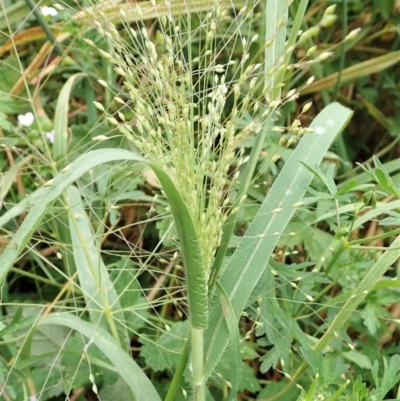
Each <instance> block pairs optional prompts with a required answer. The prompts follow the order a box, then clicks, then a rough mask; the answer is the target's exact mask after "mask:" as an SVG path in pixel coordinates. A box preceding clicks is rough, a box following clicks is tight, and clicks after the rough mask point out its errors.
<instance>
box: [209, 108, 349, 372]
mask: <svg viewBox="0 0 400 401" xmlns="http://www.w3.org/2000/svg"><path fill="white" fill-rule="evenodd" d="M351 115H352V111H351V110H349V109H347V108H345V107H343V106H341V105H340V104H338V103H333V104H331V105H329V106H328V107H326V108H325V109H323V110H322V112H321V113H319V114H318V116H317V117H316V118H315V120H314V121H313V123H312V124H311V128H312V129H314V132H313V133H312V134H307V135H305V136H304V137H303V138H302V140H301V141H300V143H299V144H298V146H297V148H296V149H295V151H294V152H293V154H292V156H291V158H290V159H289V160H288V162H287V163H286V165H285V166H284V168H283V169H282V171H281V172H280V174H279V176H278V178H277V179H276V181H275V183H274V185H273V186H272V188H271V190H270V191H269V193H268V195H267V197H266V199H265V201H264V202H263V204H262V205H261V207H260V209H259V211H258V213H257V215H256V217H255V218H254V221H253V222H252V224H251V225H250V227H249V228H248V230H247V232H246V235H245V237H244V238H243V239H242V240H241V242H240V244H239V246H238V248H237V249H236V251H235V253H234V254H233V255H232V257H231V260H230V263H229V266H228V268H227V269H226V270H225V271H224V274H223V275H222V277H221V278H220V280H219V281H220V284H221V286H222V287H223V288H224V289H225V291H226V293H227V294H228V297H229V299H230V301H231V304H232V307H233V310H234V312H235V314H236V319H237V320H238V319H239V317H240V314H241V313H242V311H243V308H244V307H245V305H246V302H247V300H248V299H249V297H250V295H251V293H252V291H253V289H254V288H255V286H256V284H257V282H258V281H259V279H260V278H261V275H262V273H263V271H264V269H265V268H266V266H267V263H268V260H269V258H270V257H271V254H272V252H273V250H274V248H275V246H276V244H277V242H278V239H279V236H280V234H279V233H282V232H283V230H284V229H285V227H286V225H287V224H288V222H289V221H290V219H291V218H292V216H293V214H294V212H295V207H294V206H293V205H294V204H296V203H297V202H301V200H302V199H303V197H304V194H305V192H306V190H307V188H308V186H309V184H310V182H311V180H312V177H313V175H312V173H310V172H309V171H308V170H307V169H306V168H304V167H303V166H302V165H301V163H300V162H303V163H306V164H309V165H318V164H319V163H320V162H321V160H322V158H323V156H324V155H325V153H326V151H327V150H328V149H329V146H330V145H331V143H332V141H333V140H334V139H335V137H336V136H337V135H338V134H339V133H340V132H341V131H342V130H343V129H344V127H345V125H346V124H347V123H348V121H349V119H350V117H351ZM277 208H279V209H282V210H281V211H280V212H278V213H272V211H274V210H275V209H277ZM259 235H262V236H263V238H259V237H258V236H259ZM209 327H210V329H209V330H208V331H207V333H206V355H205V356H206V370H205V373H206V377H208V376H209V375H210V374H211V373H212V372H213V370H214V368H215V366H216V364H217V363H218V360H219V359H220V356H221V354H222V353H223V351H224V349H225V347H226V345H227V343H228V341H229V337H230V336H229V332H228V329H227V327H226V324H225V320H224V317H223V313H222V310H221V306H220V304H219V302H217V300H216V299H214V302H213V304H212V310H211V314H210V320H209Z"/></svg>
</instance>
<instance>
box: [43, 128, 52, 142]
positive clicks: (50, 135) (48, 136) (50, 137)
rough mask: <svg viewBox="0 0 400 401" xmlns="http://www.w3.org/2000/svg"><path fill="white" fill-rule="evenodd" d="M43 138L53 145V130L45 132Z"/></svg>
mask: <svg viewBox="0 0 400 401" xmlns="http://www.w3.org/2000/svg"><path fill="white" fill-rule="evenodd" d="M45 136H46V138H47V140H48V141H49V142H50V143H54V130H53V129H52V130H51V131H50V132H46V134H45Z"/></svg>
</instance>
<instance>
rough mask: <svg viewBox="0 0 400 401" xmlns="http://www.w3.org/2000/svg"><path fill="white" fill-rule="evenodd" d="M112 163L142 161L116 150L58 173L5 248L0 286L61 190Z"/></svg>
mask: <svg viewBox="0 0 400 401" xmlns="http://www.w3.org/2000/svg"><path fill="white" fill-rule="evenodd" d="M112 161H144V159H143V158H142V157H140V156H138V155H136V154H134V153H132V152H130V151H127V150H119V149H99V150H95V151H92V152H88V153H85V154H84V155H82V156H80V157H78V158H77V159H76V160H75V161H74V162H73V163H72V164H71V166H70V167H69V168H67V170H68V171H65V170H64V171H65V172H64V173H60V174H59V175H58V177H56V178H55V181H54V183H53V185H52V186H49V187H48V188H46V190H45V191H43V194H42V196H41V197H40V198H39V199H38V201H37V202H36V203H35V205H34V206H33V208H32V209H31V211H30V212H29V213H28V215H27V216H26V218H25V220H24V222H23V223H22V224H21V226H20V228H19V229H18V231H17V232H16V233H15V235H14V237H13V239H12V240H11V241H10V243H9V244H8V246H7V248H6V249H5V250H4V252H3V253H2V254H1V255H0V283H2V282H3V280H4V278H5V276H6V275H7V273H8V271H9V269H10V268H11V267H12V265H13V263H14V262H15V261H16V259H17V258H18V256H19V254H20V253H21V252H22V250H23V249H24V248H25V246H26V244H27V243H28V241H29V240H30V238H31V237H32V234H33V232H34V231H35V230H36V228H37V227H38V225H39V223H40V221H41V220H42V218H43V217H44V215H45V214H46V213H47V212H48V211H49V210H50V207H51V205H52V204H53V202H54V201H55V200H56V199H57V198H58V197H59V196H61V194H62V193H63V192H64V190H65V189H66V188H67V187H68V186H69V185H71V184H72V183H73V182H74V181H76V180H77V179H78V178H80V177H81V176H82V175H83V174H85V173H86V172H87V171H89V170H90V169H92V168H94V167H96V166H98V165H99V164H103V163H107V162H112Z"/></svg>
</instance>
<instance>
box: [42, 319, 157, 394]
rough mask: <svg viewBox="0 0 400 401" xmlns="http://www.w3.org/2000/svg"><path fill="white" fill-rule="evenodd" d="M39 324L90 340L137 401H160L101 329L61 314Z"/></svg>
mask: <svg viewBox="0 0 400 401" xmlns="http://www.w3.org/2000/svg"><path fill="white" fill-rule="evenodd" d="M40 324H41V325H43V324H59V325H62V326H67V327H70V328H71V329H74V330H76V331H78V332H79V333H81V334H82V335H84V336H85V337H87V338H88V339H89V340H92V341H93V343H94V344H95V345H96V346H97V347H98V348H99V349H100V350H101V351H102V352H103V354H104V355H105V356H106V357H107V358H108V359H109V360H110V362H111V363H112V365H114V367H115V368H116V370H117V371H118V373H119V374H120V376H121V377H122V378H123V379H124V380H125V382H126V383H127V384H128V386H129V387H130V389H131V390H132V391H133V393H134V395H135V397H136V399H137V400H138V401H142V400H143V401H144V400H146V401H161V398H160V397H159V395H158V393H157V391H156V389H155V388H154V386H153V385H152V384H151V382H150V380H149V378H148V377H147V376H146V375H145V374H144V373H143V371H142V369H141V368H140V366H139V365H137V364H136V362H135V361H134V360H133V359H132V358H131V357H130V355H129V354H127V353H126V352H125V351H124V350H123V349H122V348H120V347H119V346H118V344H117V343H116V341H115V340H114V339H113V338H112V337H111V335H110V334H108V333H107V332H106V331H104V330H103V329H102V328H100V327H97V326H96V325H94V324H92V323H89V322H85V321H84V320H82V319H80V318H79V317H77V316H74V315H70V314H61V313H53V314H51V315H49V316H46V318H45V319H43V321H42V322H41V323H40Z"/></svg>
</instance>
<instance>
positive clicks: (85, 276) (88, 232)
mask: <svg viewBox="0 0 400 401" xmlns="http://www.w3.org/2000/svg"><path fill="white" fill-rule="evenodd" d="M66 192H67V193H66V196H65V201H66V203H67V206H68V221H69V230H70V232H71V239H72V253H73V256H74V260H75V266H76V270H77V272H78V276H79V283H80V287H81V289H82V292H83V296H84V297H85V302H86V306H87V308H88V311H89V315H90V318H91V320H92V322H93V323H94V324H96V325H98V326H99V327H102V328H103V329H104V330H106V331H107V332H109V333H110V334H111V335H113V337H114V339H115V340H116V341H117V342H118V343H119V345H120V347H122V348H123V349H125V351H129V337H128V334H127V332H126V329H124V326H123V324H121V323H122V322H123V320H124V315H123V312H122V311H121V305H120V303H119V301H118V295H117V293H116V291H115V289H114V286H113V284H112V282H111V280H110V276H109V275H108V271H107V269H106V267H105V265H104V262H103V260H102V258H101V254H100V247H99V246H98V245H97V241H96V237H95V235H94V233H93V231H92V229H91V225H90V221H89V218H88V215H87V213H86V212H85V209H84V208H83V205H82V201H81V197H80V195H79V192H78V190H77V189H76V188H75V187H74V186H70V187H69V188H68V189H67V191H66Z"/></svg>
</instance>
